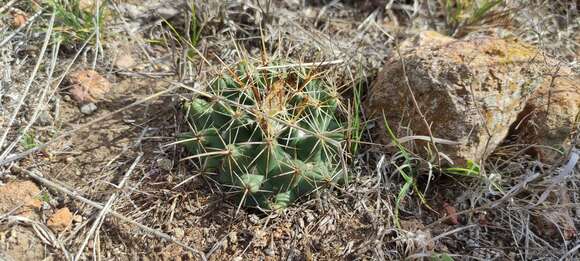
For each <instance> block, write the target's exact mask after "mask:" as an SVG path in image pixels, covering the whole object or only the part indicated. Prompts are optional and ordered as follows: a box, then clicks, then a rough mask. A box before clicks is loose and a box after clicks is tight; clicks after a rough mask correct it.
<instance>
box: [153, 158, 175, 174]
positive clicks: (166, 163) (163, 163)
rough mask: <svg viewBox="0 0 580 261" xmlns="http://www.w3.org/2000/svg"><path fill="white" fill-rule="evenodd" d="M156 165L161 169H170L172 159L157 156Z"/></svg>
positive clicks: (171, 167)
mask: <svg viewBox="0 0 580 261" xmlns="http://www.w3.org/2000/svg"><path fill="white" fill-rule="evenodd" d="M157 166H158V167H159V168H160V169H162V170H166V171H170V170H171V169H173V161H171V160H170V159H168V158H159V159H157Z"/></svg>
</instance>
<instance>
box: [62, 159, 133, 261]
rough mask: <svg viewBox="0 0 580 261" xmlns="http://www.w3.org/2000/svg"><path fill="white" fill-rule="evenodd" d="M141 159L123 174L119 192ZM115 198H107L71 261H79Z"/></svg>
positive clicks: (114, 196) (114, 195)
mask: <svg viewBox="0 0 580 261" xmlns="http://www.w3.org/2000/svg"><path fill="white" fill-rule="evenodd" d="M141 157H143V153H141V154H139V156H137V158H136V159H135V161H133V164H132V165H131V167H129V170H127V172H126V173H125V176H124V177H123V179H122V180H121V182H119V185H118V186H117V189H119V190H120V189H123V186H124V185H125V182H126V181H127V179H128V178H129V176H130V175H131V173H133V170H134V169H135V167H136V166H137V163H139V161H141ZM117 197H118V193H113V195H111V197H110V198H109V200H108V201H107V203H106V204H105V207H103V209H101V212H100V213H99V215H98V216H97V218H96V219H95V222H94V223H93V225H92V226H91V229H90V230H89V233H88V234H87V237H85V240H84V241H83V243H82V244H81V247H80V248H79V250H78V252H77V254H76V255H75V258H74V259H73V260H79V258H80V257H81V254H82V253H83V250H84V248H85V246H86V245H87V243H88V242H89V239H90V238H91V235H93V234H94V233H95V231H96V230H97V227H99V226H100V224H101V222H103V220H104V219H105V215H106V214H107V212H109V210H110V209H111V207H112V206H113V203H114V202H115V200H116V199H117Z"/></svg>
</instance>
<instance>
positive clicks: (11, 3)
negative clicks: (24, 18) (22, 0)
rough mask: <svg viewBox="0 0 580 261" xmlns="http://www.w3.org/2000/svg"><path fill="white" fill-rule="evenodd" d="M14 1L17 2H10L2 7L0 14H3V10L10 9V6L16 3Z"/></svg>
mask: <svg viewBox="0 0 580 261" xmlns="http://www.w3.org/2000/svg"><path fill="white" fill-rule="evenodd" d="M16 1H18V0H12V1H10V2H8V3H6V4H5V5H4V6H2V7H1V8H0V13H2V12H4V10H6V9H8V8H10V6H12V5H13V4H14V3H16Z"/></svg>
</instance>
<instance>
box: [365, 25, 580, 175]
mask: <svg viewBox="0 0 580 261" xmlns="http://www.w3.org/2000/svg"><path fill="white" fill-rule="evenodd" d="M399 53H400V56H399V55H398V54H397V53H396V52H395V53H394V54H393V55H392V57H391V58H390V59H389V60H388V61H387V62H386V64H385V66H384V68H383V70H382V71H381V72H380V73H379V75H378V77H377V79H376V80H375V82H374V83H373V85H372V86H371V89H370V93H369V96H368V97H369V99H368V100H367V109H368V111H369V112H370V113H371V115H373V116H374V117H375V118H382V115H381V114H382V113H383V112H384V114H385V117H386V119H387V122H388V123H389V126H390V127H391V129H393V131H394V132H395V135H397V136H398V137H399V138H400V137H405V136H430V133H431V134H432V135H433V137H435V138H437V139H435V140H434V141H435V143H436V144H437V150H435V149H434V148H433V146H432V144H433V142H432V140H431V139H430V138H429V139H423V140H417V139H414V141H415V142H407V143H404V145H405V146H406V147H407V148H409V149H410V150H412V151H414V152H416V153H418V154H420V155H421V156H423V157H428V156H434V152H435V151H439V152H440V154H445V155H447V156H448V158H450V159H451V160H452V161H453V164H458V165H461V164H465V163H466V161H467V160H474V161H476V162H478V161H480V160H482V159H483V158H485V157H486V156H487V155H489V154H490V153H491V152H493V150H494V149H495V148H496V147H497V146H498V145H499V144H500V143H501V142H502V141H503V140H504V138H505V137H506V136H507V134H508V132H509V130H510V127H511V126H512V124H513V123H514V122H515V121H516V119H518V116H519V115H520V113H521V112H522V111H524V108H526V104H527V100H528V99H530V98H531V97H534V98H537V100H538V101H540V100H541V99H539V98H538V97H543V96H544V94H543V91H542V90H544V89H545V87H541V86H545V84H546V82H547V78H548V77H547V73H548V72H549V71H550V69H552V70H553V68H550V66H547V65H546V60H547V58H545V57H544V56H543V55H542V54H541V52H539V51H538V50H537V49H536V48H534V47H532V46H530V45H527V44H524V43H521V42H518V41H516V40H506V39H497V38H493V37H474V38H471V39H467V40H456V39H453V38H449V37H445V36H442V35H440V34H438V33H435V32H423V33H421V34H419V35H418V36H416V37H414V38H412V39H410V40H407V41H405V42H404V43H402V44H401V45H400V52H399ZM403 64H404V66H403ZM576 86H578V85H576ZM559 88H563V89H567V88H568V87H564V86H563V85H561V86H559V87H557V88H554V89H559ZM572 89H574V88H572ZM576 89H577V88H576ZM574 91H576V92H577V90H574ZM574 91H572V92H574ZM554 93H555V92H553V94H554ZM565 96H566V95H564V97H561V98H556V97H555V96H552V98H551V100H554V101H557V102H558V103H561V106H558V107H557V108H558V109H557V110H560V111H566V113H565V114H566V116H564V115H562V114H560V115H559V116H557V117H564V118H566V119H568V118H569V116H568V114H571V113H574V110H576V111H577V110H578V106H576V108H575V109H569V108H568V107H570V106H574V105H573V104H576V105H577V104H578V99H576V100H573V99H575V98H570V97H565ZM413 97H414V98H415V101H416V102H414V101H413ZM559 99H562V100H563V102H560V100H559ZM534 104H535V103H534V102H530V103H529V106H534ZM417 107H418V108H419V110H420V112H421V113H422V114H423V115H424V117H421V114H420V113H419V112H418V110H417ZM528 108H529V107H528ZM534 108H537V109H538V110H541V109H542V107H541V106H535V107H534ZM551 109H554V110H556V108H555V107H552V108H551ZM535 114H536V115H537V116H541V115H542V114H541V113H535ZM538 119H539V118H538ZM541 121H542V122H543V124H545V125H544V126H545V127H546V128H550V129H554V132H555V133H556V132H558V133H559V132H560V131H559V128H560V127H559V126H562V125H560V123H561V122H562V120H561V119H556V118H554V119H549V120H548V119H546V120H544V119H542V120H541ZM552 121H553V123H548V122H552ZM568 121H569V119H568ZM557 122H560V123H557ZM566 124H567V123H566ZM557 129H558V130H557ZM568 129H569V128H564V130H563V131H565V130H568ZM380 135H381V137H380V140H381V141H382V142H389V141H390V138H389V137H388V135H387V132H386V131H385V130H383V131H380ZM554 136H557V137H554V138H551V139H550V142H551V143H553V142H561V141H562V137H561V136H560V135H559V134H558V135H554ZM423 138H424V137H423ZM438 139H444V140H446V141H442V140H438ZM402 140H407V139H402ZM448 141H453V142H455V143H452V142H448ZM535 141H537V142H547V141H543V140H535Z"/></svg>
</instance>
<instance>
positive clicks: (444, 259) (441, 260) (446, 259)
mask: <svg viewBox="0 0 580 261" xmlns="http://www.w3.org/2000/svg"><path fill="white" fill-rule="evenodd" d="M431 260H432V261H453V258H452V257H451V256H449V255H448V254H446V253H442V254H433V255H431Z"/></svg>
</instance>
